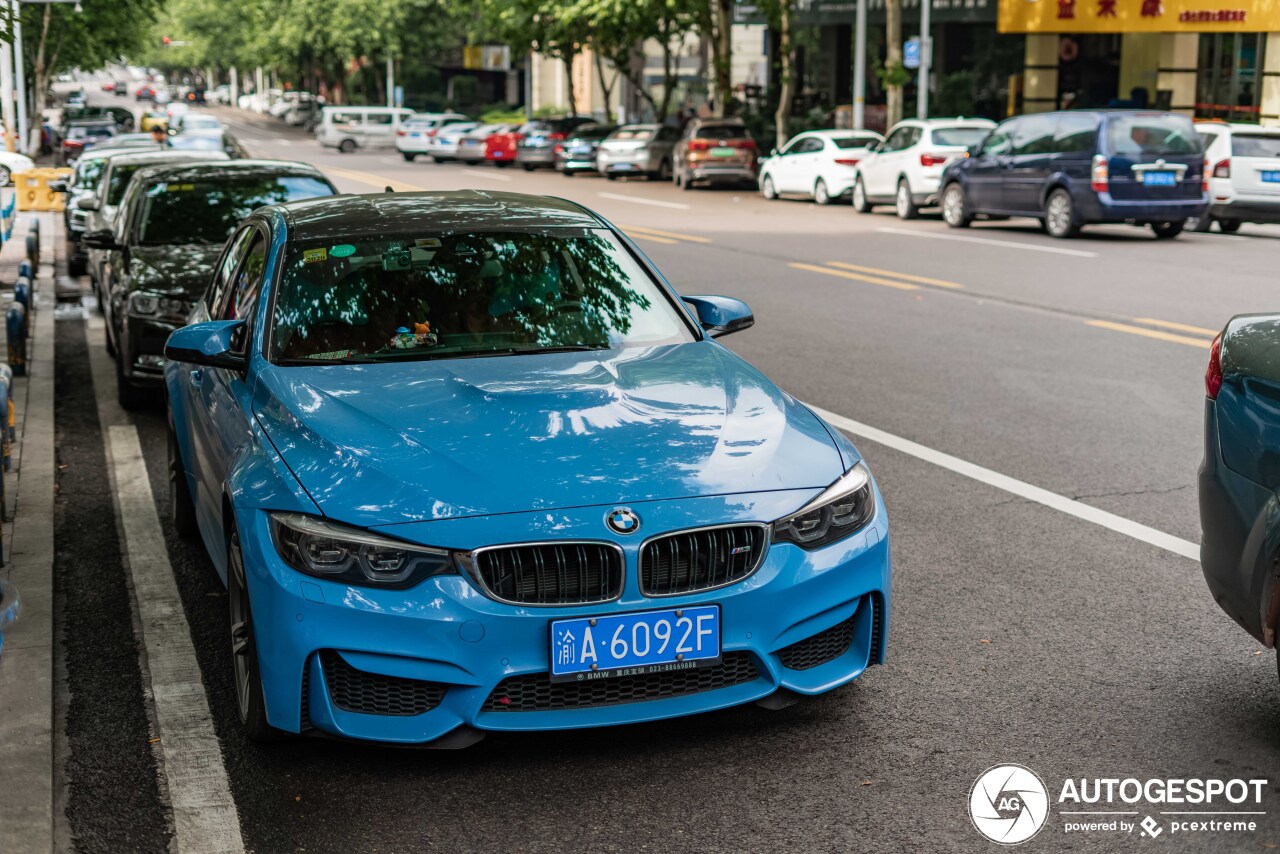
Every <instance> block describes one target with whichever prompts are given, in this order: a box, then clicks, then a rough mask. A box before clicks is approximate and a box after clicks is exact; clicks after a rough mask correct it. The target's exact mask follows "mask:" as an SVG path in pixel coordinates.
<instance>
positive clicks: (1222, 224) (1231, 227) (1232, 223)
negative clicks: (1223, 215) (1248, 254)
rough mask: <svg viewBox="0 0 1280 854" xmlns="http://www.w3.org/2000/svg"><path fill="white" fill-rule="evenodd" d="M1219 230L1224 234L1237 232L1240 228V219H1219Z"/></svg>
mask: <svg viewBox="0 0 1280 854" xmlns="http://www.w3.org/2000/svg"><path fill="white" fill-rule="evenodd" d="M1218 230H1219V231H1221V232H1222V233H1223V234H1235V233H1236V232H1237V231H1239V230H1240V220H1238V219H1220V220H1218Z"/></svg>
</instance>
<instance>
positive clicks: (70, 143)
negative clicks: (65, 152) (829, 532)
mask: <svg viewBox="0 0 1280 854" xmlns="http://www.w3.org/2000/svg"><path fill="white" fill-rule="evenodd" d="M62 147H63V148H84V142H83V141H81V140H78V139H64V140H63V141H62Z"/></svg>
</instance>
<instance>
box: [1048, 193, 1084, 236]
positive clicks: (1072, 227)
mask: <svg viewBox="0 0 1280 854" xmlns="http://www.w3.org/2000/svg"><path fill="white" fill-rule="evenodd" d="M1044 230H1045V233H1046V234H1048V235H1049V236H1050V237H1056V238H1058V239H1059V240H1064V239H1066V238H1069V237H1075V236H1076V235H1077V234H1079V233H1080V224H1079V223H1078V222H1076V205H1075V202H1074V201H1072V200H1071V194H1070V193H1068V192H1067V191H1066V190H1064V189H1062V188H1061V187H1059V188H1058V189H1056V190H1054V191H1053V192H1052V193H1050V194H1049V198H1048V199H1046V200H1045V203H1044Z"/></svg>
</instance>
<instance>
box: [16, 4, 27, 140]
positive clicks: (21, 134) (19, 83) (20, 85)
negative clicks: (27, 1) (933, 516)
mask: <svg viewBox="0 0 1280 854" xmlns="http://www.w3.org/2000/svg"><path fill="white" fill-rule="evenodd" d="M13 58H14V61H15V63H16V64H17V66H18V70H17V79H16V80H15V88H16V90H17V96H18V151H19V152H21V153H22V154H26V153H27V152H28V151H29V150H30V149H31V139H30V137H31V133H30V130H29V128H30V125H29V124H28V122H27V68H26V60H25V59H24V58H23V56H22V19H21V18H20V17H19V10H18V0H13Z"/></svg>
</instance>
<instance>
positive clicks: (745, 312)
mask: <svg viewBox="0 0 1280 854" xmlns="http://www.w3.org/2000/svg"><path fill="white" fill-rule="evenodd" d="M684 301H685V303H686V304H687V305H688V306H689V307H690V308H692V309H693V312H694V314H696V315H697V316H698V323H699V325H701V326H702V330H703V331H704V332H706V333H707V334H708V335H709V336H711V337H712V338H720V337H721V336H724V335H729V334H731V333H733V332H741V331H742V330H744V329H750V328H751V327H752V326H754V325H755V322H756V318H755V315H753V314H752V313H751V307H750V306H748V305H747V304H746V303H745V302H743V301H742V300H740V299H734V298H733V297H712V296H697V297H684Z"/></svg>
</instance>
